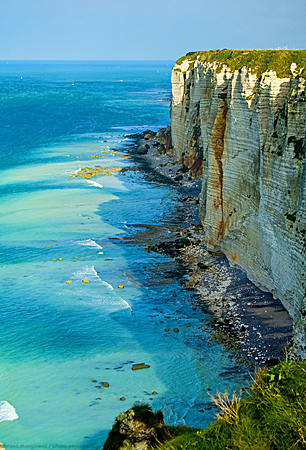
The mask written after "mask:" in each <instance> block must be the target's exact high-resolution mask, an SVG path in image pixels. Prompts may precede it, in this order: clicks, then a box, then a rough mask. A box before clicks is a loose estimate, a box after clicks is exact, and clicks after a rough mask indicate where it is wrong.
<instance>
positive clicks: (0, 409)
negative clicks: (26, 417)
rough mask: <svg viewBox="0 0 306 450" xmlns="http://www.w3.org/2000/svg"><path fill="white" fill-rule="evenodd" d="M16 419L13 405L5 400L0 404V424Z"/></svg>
mask: <svg viewBox="0 0 306 450" xmlns="http://www.w3.org/2000/svg"><path fill="white" fill-rule="evenodd" d="M18 417H19V416H18V414H17V413H16V409H15V408H14V406H13V405H11V404H10V403H9V402H7V401H5V400H4V401H2V402H0V422H3V421H4V420H16V419H18Z"/></svg>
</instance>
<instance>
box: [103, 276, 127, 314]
mask: <svg viewBox="0 0 306 450" xmlns="http://www.w3.org/2000/svg"><path fill="white" fill-rule="evenodd" d="M101 283H102V284H104V286H107V287H108V288H109V289H110V290H111V291H114V294H115V295H116V297H117V298H119V300H121V301H122V302H123V303H125V304H126V306H127V308H130V310H131V311H132V307H131V305H130V304H129V303H128V302H127V301H126V300H124V298H122V297H121V296H120V295H118V294H117V293H116V292H115V289H114V288H113V286H112V285H111V284H109V283H108V282H107V281H102V280H101Z"/></svg>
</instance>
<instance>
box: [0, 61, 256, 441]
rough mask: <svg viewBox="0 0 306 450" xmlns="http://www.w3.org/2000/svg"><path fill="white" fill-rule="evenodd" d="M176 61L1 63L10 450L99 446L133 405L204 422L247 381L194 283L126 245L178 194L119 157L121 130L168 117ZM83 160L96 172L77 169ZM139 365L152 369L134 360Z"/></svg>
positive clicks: (2, 436)
mask: <svg viewBox="0 0 306 450" xmlns="http://www.w3.org/2000/svg"><path fill="white" fill-rule="evenodd" d="M172 65H173V61H143V62H136V61H134V62H133V61H132V62H131V61H102V62H95V61H92V62H90V61H86V62H84V61H83V62H77V61H76V62H73V61H70V62H65V61H59V62H55V61H44V62H41V61H40V62H39V61H1V62H0V152H1V176H0V198H1V211H0V217H1V218H0V230H1V232H0V247H1V252H0V258H1V267H0V295H1V304H0V355H1V356H0V441H1V442H3V444H4V447H5V448H6V449H10V448H20V449H27V448H33V449H35V448H54V449H57V448H70V449H71V448H87V449H101V447H102V446H103V443H104V442H105V440H106V438H107V435H108V433H109V431H110V429H111V427H112V425H113V424H114V421H115V418H116V417H117V416H118V415H119V414H120V413H121V412H123V411H125V410H127V409H128V408H130V407H132V406H133V405H134V404H139V403H146V404H149V405H150V406H151V407H152V409H153V410H154V411H157V410H159V409H161V410H162V412H163V414H164V418H165V422H166V423H167V424H171V425H177V424H183V425H184V424H186V425H189V426H194V427H207V426H208V425H209V423H210V422H212V421H213V420H214V418H215V414H216V408H215V407H214V405H213V402H212V399H211V395H216V393H217V392H225V391H229V392H233V391H236V392H238V391H239V389H240V388H241V387H244V386H246V385H247V384H248V382H249V380H250V376H249V374H248V369H247V368H246V367H243V366H242V365H238V364H237V363H236V362H235V359H234V358H232V355H231V354H230V353H229V352H228V351H227V350H226V349H225V348H224V347H223V346H222V345H220V344H217V343H216V342H214V341H213V340H211V339H210V338H211V330H210V327H209V326H205V324H206V321H207V322H209V321H210V319H211V318H210V317H209V315H208V313H204V312H203V311H201V309H200V308H197V309H196V310H195V309H194V307H193V306H192V305H193V301H194V295H195V294H194V293H192V292H191V291H190V290H187V289H186V288H184V285H183V284H182V283H181V282H180V280H179V279H177V278H175V277H173V278H171V277H169V275H168V276H167V273H166V268H167V267H168V266H167V265H168V264H169V263H171V258H170V257H168V256H165V255H162V254H158V253H154V252H150V253H149V252H147V251H146V248H145V246H143V245H136V244H135V245H125V244H124V243H123V242H122V241H123V239H122V238H124V237H127V236H132V235H133V233H134V234H135V233H136V231H137V230H139V229H136V228H135V227H134V226H135V225H139V224H140V225H146V224H153V225H154V224H155V225H160V224H162V223H163V221H164V220H165V219H166V218H167V217H168V216H169V215H170V214H171V213H172V212H173V211H174V209H175V207H176V206H177V204H178V202H179V201H180V195H179V194H178V193H177V192H176V191H175V190H174V189H173V188H172V187H171V186H167V185H162V184H160V183H159V184H157V183H154V182H149V181H147V180H146V177H145V175H144V174H142V173H139V172H137V170H135V167H134V163H133V162H132V161H131V160H130V159H128V158H127V152H126V149H127V148H128V146H129V145H130V144H131V143H132V139H131V137H130V135H131V134H133V133H137V132H141V131H143V130H146V129H151V130H155V131H157V130H158V129H159V128H160V127H166V126H168V125H169V124H170V117H169V107H170V101H169V98H170V97H171V83H170V75H171V67H172ZM167 99H168V100H167ZM86 168H87V173H88V172H90V171H92V170H94V169H97V168H98V169H99V171H96V172H95V174H96V175H97V176H92V177H86V176H85V177H83V176H80V175H82V174H84V173H85V174H86ZM122 169H127V170H122ZM163 271H164V272H165V274H164V273H163ZM154 274H155V275H154ZM157 274H158V276H157ZM163 275H164V278H163ZM155 276H156V280H155V278H154V277H155ZM161 279H162V280H163V281H161ZM187 324H188V326H186V325H187ZM189 325H190V326H189ZM174 328H178V329H179V332H175V331H174ZM165 329H169V331H165ZM138 363H145V364H146V365H148V366H150V367H149V368H146V369H142V370H132V367H133V364H138ZM102 383H103V384H102Z"/></svg>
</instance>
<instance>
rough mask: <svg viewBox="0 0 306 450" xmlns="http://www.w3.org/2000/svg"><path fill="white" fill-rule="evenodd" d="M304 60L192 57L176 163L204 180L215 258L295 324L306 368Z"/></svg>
mask: <svg viewBox="0 0 306 450" xmlns="http://www.w3.org/2000/svg"><path fill="white" fill-rule="evenodd" d="M305 90H306V50H227V49H225V50H215V51H207V52H194V53H189V54H187V55H186V56H185V57H183V58H180V59H179V60H178V61H177V63H176V64H175V65H174V67H173V69H172V93H173V97H172V104H171V134H172V145H173V150H174V152H175V155H176V157H177V159H178V160H180V162H181V163H182V164H184V165H185V166H187V167H188V169H189V172H190V174H191V175H198V176H201V177H202V191H201V194H200V218H201V221H202V223H203V227H204V233H205V243H206V244H207V246H208V248H209V249H211V250H215V251H222V252H224V253H225V254H226V256H227V257H228V258H229V260H230V261H232V262H233V263H235V264H238V265H240V266H241V267H242V268H244V269H245V270H246V272H247V275H248V277H249V278H250V279H251V280H252V281H253V282H254V283H255V284H257V285H258V286H259V287H260V288H261V289H263V290H266V291H270V292H272V293H273V295H274V296H275V297H277V298H279V299H280V300H281V302H282V303H283V305H284V306H285V308H286V309H287V310H288V311H289V313H290V315H291V316H292V317H293V320H294V348H295V352H296V353H297V354H298V355H299V356H300V357H302V358H303V359H305V358H306V286H305V282H306V280H305V276H306V269H305V265H306V258H305V250H306V188H305V182H306V176H305V171H306V167H305V152H306V92H305Z"/></svg>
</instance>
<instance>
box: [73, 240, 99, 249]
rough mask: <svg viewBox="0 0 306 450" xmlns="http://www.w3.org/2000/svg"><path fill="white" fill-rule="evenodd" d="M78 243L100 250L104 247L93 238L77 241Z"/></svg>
mask: <svg viewBox="0 0 306 450" xmlns="http://www.w3.org/2000/svg"><path fill="white" fill-rule="evenodd" d="M76 243H77V244H79V245H85V246H86V247H92V248H98V249H99V250H102V248H103V247H101V245H99V244H97V243H96V242H95V241H94V240H93V239H86V241H77V242H76Z"/></svg>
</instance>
